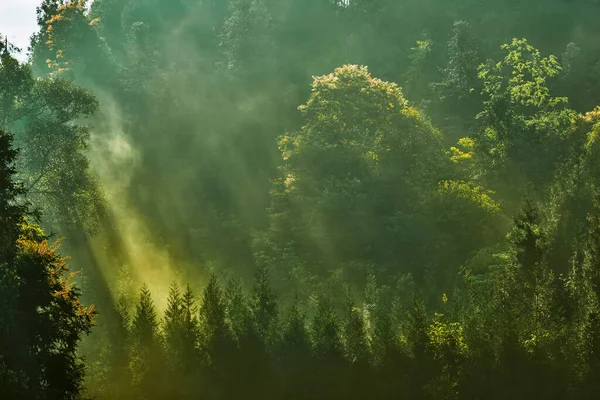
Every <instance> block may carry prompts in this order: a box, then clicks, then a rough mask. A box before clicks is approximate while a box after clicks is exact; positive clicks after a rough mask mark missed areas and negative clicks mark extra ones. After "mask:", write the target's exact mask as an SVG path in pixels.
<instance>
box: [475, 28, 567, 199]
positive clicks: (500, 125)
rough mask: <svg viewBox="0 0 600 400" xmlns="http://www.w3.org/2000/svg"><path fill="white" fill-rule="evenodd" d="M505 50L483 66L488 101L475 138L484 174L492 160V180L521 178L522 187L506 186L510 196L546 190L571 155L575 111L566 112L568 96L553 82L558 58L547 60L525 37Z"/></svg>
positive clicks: (485, 93) (479, 115)
mask: <svg viewBox="0 0 600 400" xmlns="http://www.w3.org/2000/svg"><path fill="white" fill-rule="evenodd" d="M502 49H503V50H504V51H506V53H507V55H506V56H505V58H504V59H503V60H502V61H500V62H498V63H494V62H492V61H488V62H487V63H486V64H483V65H481V66H480V68H479V78H480V79H481V80H482V81H483V92H482V94H483V95H484V97H485V100H484V108H483V111H481V112H480V113H479V114H478V115H477V120H478V129H477V134H476V136H475V138H474V139H475V146H476V149H477V150H478V151H479V152H480V154H481V155H484V156H485V158H484V159H483V160H486V161H483V163H482V164H481V165H480V166H479V167H480V169H481V170H482V171H484V172H485V171H486V165H485V164H486V163H487V165H490V164H489V163H490V162H493V163H495V165H496V167H495V168H494V170H493V171H491V170H488V171H487V172H488V173H489V174H491V175H489V176H490V177H493V176H494V174H497V175H499V176H500V177H506V174H511V175H512V176H513V177H515V176H516V177H518V178H519V180H520V183H519V184H518V185H514V184H512V185H511V186H512V188H502V189H504V190H506V191H507V192H508V193H510V192H511V191H513V190H514V189H517V188H520V187H525V186H526V184H529V183H531V184H533V185H534V189H535V190H536V191H537V190H542V189H543V188H544V187H546V185H548V183H549V182H550V180H551V179H552V178H553V177H554V172H555V171H556V167H557V165H558V163H559V162H560V161H561V160H564V156H565V155H566V154H568V150H567V149H568V148H569V139H572V136H573V135H571V133H572V132H573V128H574V122H575V119H576V118H575V112H574V111H572V110H569V109H567V108H566V104H567V101H568V99H567V98H566V97H558V96H555V95H553V93H552V92H551V89H550V80H551V79H552V78H555V77H556V76H557V75H558V73H559V71H560V69H561V67H560V65H559V63H558V61H557V59H556V57H554V56H548V57H542V56H541V53H540V51H539V50H537V49H536V48H534V47H533V46H532V45H530V44H529V43H528V42H527V40H525V39H520V40H519V39H513V41H512V42H511V43H510V44H505V45H503V46H502ZM500 179H503V178H500ZM492 182H493V180H492ZM496 182H497V181H496ZM497 184H498V183H496V185H497ZM516 195H517V196H518V198H520V197H521V195H522V193H517V194H516ZM509 196H510V197H513V196H515V194H514V193H513V194H512V195H509Z"/></svg>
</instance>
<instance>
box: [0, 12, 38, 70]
mask: <svg viewBox="0 0 600 400" xmlns="http://www.w3.org/2000/svg"><path fill="white" fill-rule="evenodd" d="M39 4H41V0H0V33H1V34H2V36H8V41H9V42H11V43H13V44H14V45H16V46H17V47H20V48H21V49H22V50H23V53H21V55H20V56H19V57H18V58H20V59H24V58H25V57H26V54H25V53H26V52H27V47H28V46H29V37H30V36H31V34H32V33H34V32H35V30H36V29H37V22H36V18H35V8H36V7H37V6H38V5H39Z"/></svg>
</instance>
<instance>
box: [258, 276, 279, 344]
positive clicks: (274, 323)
mask: <svg viewBox="0 0 600 400" xmlns="http://www.w3.org/2000/svg"><path fill="white" fill-rule="evenodd" d="M252 314H253V316H254V321H255V322H256V327H257V329H258V334H259V336H260V337H261V338H263V339H264V340H265V345H266V346H272V345H274V341H275V340H276V335H277V333H278V331H277V328H278V317H279V309H278V304H277V297H276V295H275V293H274V292H273V289H272V288H271V283H270V278H269V271H268V269H266V268H263V269H261V270H259V271H258V273H257V274H256V279H255V283H254V292H253V301H252Z"/></svg>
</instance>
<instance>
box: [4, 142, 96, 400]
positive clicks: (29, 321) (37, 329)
mask: <svg viewBox="0 0 600 400" xmlns="http://www.w3.org/2000/svg"><path fill="white" fill-rule="evenodd" d="M0 146H2V147H0V185H1V186H0V213H1V214H0V215H1V217H2V223H1V225H0V235H1V236H2V239H3V241H2V244H1V246H0V249H1V251H0V257H1V259H0V396H2V398H3V399H9V400H10V399H21V398H32V399H33V398H40V396H42V395H43V396H44V398H48V399H57V400H58V399H65V398H76V397H78V396H79V395H80V394H81V392H82V383H83V382H82V381H83V377H84V372H85V370H84V364H83V361H82V359H81V358H80V357H79V356H78V354H77V345H78V343H79V341H80V340H81V338H82V336H83V335H85V334H88V333H89V332H90V330H91V328H92V326H93V324H94V319H95V316H96V312H95V311H94V308H93V307H89V308H86V307H84V306H82V305H81V303H80V302H79V297H80V295H81V293H80V291H79V289H78V288H77V287H76V286H75V285H74V284H73V283H72V281H71V280H72V278H73V276H74V273H69V272H68V266H67V264H66V262H65V259H64V258H63V257H61V256H60V255H59V254H58V244H54V245H50V244H49V241H48V238H47V237H46V235H45V234H44V232H43V231H42V230H41V229H40V228H38V227H36V226H35V225H31V224H29V223H28V221H27V219H26V217H25V213H26V210H27V209H26V208H25V207H24V206H21V205H19V199H18V196H19V195H21V194H22V193H23V191H22V187H21V186H19V185H17V184H15V183H14V181H13V176H14V173H15V171H14V167H13V163H14V161H15V158H16V152H15V151H14V150H13V149H12V147H11V136H10V135H8V134H6V133H4V132H3V131H1V130H0Z"/></svg>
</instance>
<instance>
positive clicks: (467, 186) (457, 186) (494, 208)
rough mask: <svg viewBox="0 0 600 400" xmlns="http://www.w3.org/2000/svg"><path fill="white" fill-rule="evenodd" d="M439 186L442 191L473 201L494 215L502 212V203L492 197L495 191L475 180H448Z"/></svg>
mask: <svg viewBox="0 0 600 400" xmlns="http://www.w3.org/2000/svg"><path fill="white" fill-rule="evenodd" d="M439 187H440V191H441V192H442V193H446V194H449V195H451V196H454V197H456V198H458V199H462V200H466V201H468V202H470V203H473V204H475V205H476V206H478V207H480V208H482V209H484V210H486V211H487V212H489V213H490V214H492V215H493V214H498V213H499V212H500V204H499V203H498V202H497V201H495V200H494V199H493V198H492V197H491V196H492V195H493V194H494V192H492V191H490V190H486V189H484V188H483V187H481V186H476V185H475V184H474V183H473V182H465V181H452V180H446V181H442V182H440V185H439Z"/></svg>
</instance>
